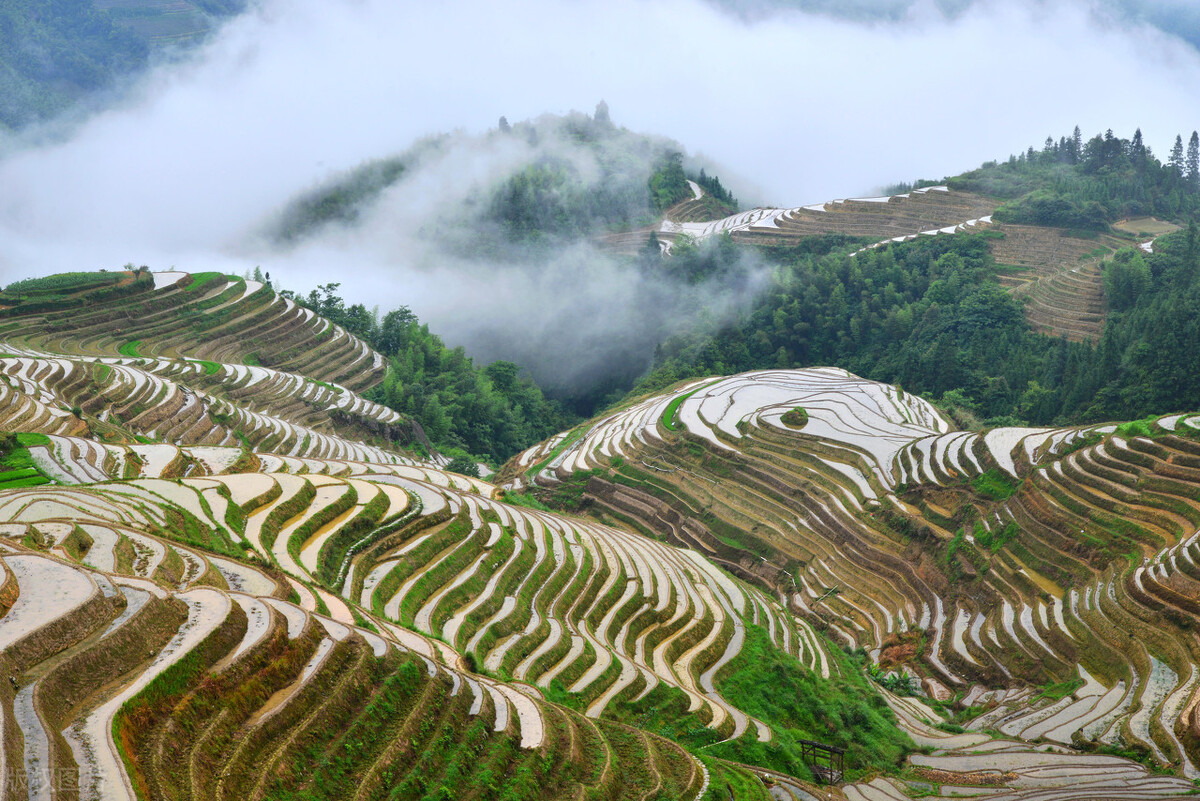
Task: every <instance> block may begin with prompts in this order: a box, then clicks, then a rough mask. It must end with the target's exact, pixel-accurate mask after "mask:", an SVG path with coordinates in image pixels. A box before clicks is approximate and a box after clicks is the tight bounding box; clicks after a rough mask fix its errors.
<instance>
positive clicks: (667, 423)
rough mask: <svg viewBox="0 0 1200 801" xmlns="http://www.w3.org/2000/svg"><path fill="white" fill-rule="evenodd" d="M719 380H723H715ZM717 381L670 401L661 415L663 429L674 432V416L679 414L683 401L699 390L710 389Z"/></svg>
mask: <svg viewBox="0 0 1200 801" xmlns="http://www.w3.org/2000/svg"><path fill="white" fill-rule="evenodd" d="M721 380H723V379H720V378H718V379H717V381H721ZM717 381H709V382H708V383H707V384H704V385H703V386H699V387H696V388H695V389H693V390H692V391H691V392H686V393H684V394H683V395H680V396H679V397H678V398H675V399H674V400H672V401H671V402H670V403H668V404H667V408H666V409H664V410H663V415H662V424H663V428H665V429H667V430H668V431H674V430H675V415H676V414H678V413H679V407H680V406H682V405H683V402H684V401H685V400H687V399H688V398H690V397H692V396H693V395H695V394H696V393H697V392H699V391H700V390H702V389H707V388H708V387H711V386H712V385H713V384H715V383H717Z"/></svg>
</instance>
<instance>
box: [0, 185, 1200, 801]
mask: <svg viewBox="0 0 1200 801" xmlns="http://www.w3.org/2000/svg"><path fill="white" fill-rule="evenodd" d="M702 199H703V195H702V194H701V196H700V197H699V198H693V201H689V202H699V201H700V200H702ZM877 205H878V204H877ZM830 213H831V214H832V213H834V212H830ZM104 293H107V294H104ZM89 299H90V300H89ZM100 300H104V302H100ZM110 301H111V302H110ZM0 302H3V303H4V304H6V306H5V308H4V309H3V310H0V338H3V340H4V342H3V345H0V354H3V355H0V393H4V394H3V399H4V402H3V403H2V404H0V431H3V432H14V433H13V434H12V435H7V434H6V435H5V436H4V438H3V439H2V440H0V448H2V449H3V450H2V454H3V456H4V459H5V462H4V464H5V465H6V467H5V469H4V470H3V471H0V568H2V576H0V663H2V664H0V667H3V668H4V669H6V670H7V672H8V674H9V677H10V680H9V682H7V683H5V682H0V732H2V735H3V737H2V739H0V756H2V757H3V759H2V761H0V771H3V773H4V781H3V784H2V785H0V787H3V788H4V789H3V791H2V792H0V797H5V798H6V797H9V796H10V795H13V796H14V797H25V796H29V797H36V798H47V799H51V798H58V797H64V798H83V799H88V798H105V799H107V798H131V799H132V798H173V799H174V798H179V799H182V798H196V799H200V798H203V799H210V798H228V799H245V798H249V799H261V798H331V799H333V798H336V799H343V798H355V799H367V798H449V797H454V798H480V799H483V798H496V799H522V798H529V799H535V798H536V799H542V798H596V799H600V798H613V799H616V798H646V799H667V798H670V799H676V798H686V799H697V801H698V800H699V799H701V798H706V799H716V798H727V797H729V795H730V794H733V795H734V797H737V798H755V799H760V798H761V799H765V798H768V797H774V798H785V799H786V798H792V799H806V798H810V797H811V794H812V792H813V790H814V788H813V786H812V785H811V784H810V783H809V781H808V780H810V779H811V778H812V777H811V776H810V775H809V773H808V768H807V767H805V766H804V764H803V763H802V762H801V761H800V760H799V756H798V754H795V753H793V749H794V748H795V747H796V745H795V744H796V739H797V738H798V737H806V736H817V737H820V738H823V739H825V738H828V739H830V740H833V741H836V742H841V743H843V744H844V745H846V746H847V747H848V748H849V749H850V750H849V753H851V754H852V764H851V765H850V769H851V775H852V776H854V777H856V778H861V779H862V781H861V782H860V783H858V784H853V785H848V786H847V787H846V788H845V794H846V797H847V798H856V799H857V798H863V799H871V801H876V799H879V798H891V797H895V794H896V793H902V792H904V791H905V788H909V787H910V785H909V784H907V783H906V782H907V781H910V780H911V779H912V776H914V775H919V776H926V775H928V776H937V777H941V778H940V780H939V781H938V782H937V784H939V785H945V786H944V787H942V789H943V791H944V792H946V793H947V795H954V792H952V790H951V789H946V788H947V787H948V788H953V787H954V786H957V785H958V784H966V785H976V786H977V785H978V781H977V776H978V774H979V773H980V769H979V768H978V766H977V764H976V763H977V762H979V760H980V759H981V756H980V755H981V754H982V755H986V756H985V757H983V759H984V761H986V760H987V759H991V760H992V761H993V763H994V764H997V765H1001V767H1000V768H997V770H1000V774H999V776H1000V779H999V780H998V781H992V780H990V779H989V780H988V781H991V782H992V783H991V784H987V785H986V787H987V788H991V789H990V790H988V792H992V790H994V791H995V792H996V793H998V794H999V796H998V797H1006V798H1031V799H1032V798H1042V797H1055V796H1054V794H1055V793H1060V794H1061V792H1063V791H1064V787H1066V786H1068V785H1070V784H1072V783H1078V782H1077V777H1078V776H1081V775H1089V776H1090V775H1092V774H1093V773H1094V774H1096V775H1097V776H1099V778H1097V779H1095V781H1093V782H1092V783H1091V784H1090V785H1088V788H1089V789H1088V792H1093V791H1094V792H1093V795H1096V796H1099V795H1101V794H1102V791H1104V792H1109V793H1110V794H1111V793H1113V792H1116V791H1118V790H1119V791H1120V792H1122V793H1124V792H1127V793H1128V794H1129V796H1128V797H1155V796H1162V795H1169V794H1171V793H1177V792H1178V791H1180V790H1181V789H1182V788H1184V787H1185V786H1187V787H1190V784H1188V783H1186V782H1185V781H1184V780H1182V779H1178V778H1175V777H1170V776H1157V775H1154V774H1152V773H1150V772H1148V771H1147V770H1146V768H1145V767H1143V766H1141V765H1138V764H1135V763H1132V762H1130V761H1128V760H1127V759H1125V758H1122V757H1117V756H1096V755H1092V754H1086V753H1078V752H1076V751H1075V750H1073V748H1072V747H1073V746H1084V745H1088V746H1089V747H1100V746H1105V745H1107V746H1111V747H1113V748H1122V749H1125V753H1126V754H1129V753H1133V754H1135V755H1137V754H1141V756H1142V758H1143V759H1145V760H1147V761H1151V762H1158V763H1162V764H1166V765H1171V766H1173V768H1174V769H1175V770H1176V772H1179V773H1182V774H1183V775H1184V776H1185V777H1189V778H1190V777H1191V776H1192V775H1193V774H1194V773H1195V768H1194V767H1193V760H1194V759H1195V758H1196V752H1195V743H1196V742H1198V740H1197V735H1198V733H1200V712H1197V704H1196V694H1197V689H1198V688H1200V673H1197V671H1196V667H1195V666H1196V665H1197V664H1198V661H1197V659H1198V657H1200V654H1197V653H1195V645H1194V644H1193V642H1192V639H1191V638H1190V637H1189V636H1188V632H1189V631H1190V629H1189V628H1188V626H1189V624H1188V619H1189V618H1188V615H1190V614H1193V613H1194V612H1193V609H1192V606H1193V605H1194V603H1195V602H1193V601H1192V600H1190V599H1191V598H1193V597H1195V595H1196V589H1195V588H1193V587H1192V586H1191V584H1189V583H1188V582H1195V581H1198V580H1200V569H1197V568H1196V565H1197V564H1200V540H1198V539H1197V537H1196V536H1195V533H1196V530H1197V527H1198V526H1200V503H1197V502H1196V500H1195V499H1196V497H1200V495H1197V493H1196V489H1195V487H1194V483H1195V482H1194V481H1193V479H1194V478H1196V479H1200V473H1197V476H1193V473H1195V472H1196V471H1197V470H1200V462H1197V464H1196V465H1193V464H1192V463H1193V462H1195V461H1196V460H1197V459H1200V446H1197V445H1195V444H1194V440H1193V439H1192V438H1191V434H1192V432H1198V433H1200V417H1192V416H1188V415H1175V416H1172V417H1169V418H1163V419H1162V420H1160V421H1158V422H1149V421H1143V422H1141V423H1136V424H1130V425H1127V426H1123V427H1120V428H1118V427H1116V426H1101V427H1087V428H1081V429H996V430H992V431H987V432H967V431H956V430H954V427H953V426H952V425H951V424H950V422H949V421H948V420H947V419H946V418H945V417H944V416H943V415H942V414H941V413H940V412H939V411H938V410H937V409H936V408H934V407H933V406H931V405H930V404H929V403H927V402H926V401H924V400H922V399H920V398H918V397H914V396H912V395H909V394H906V393H904V392H903V391H902V390H900V389H898V388H896V387H890V386H886V385H883V384H878V383H875V382H868V381H863V380H861V379H858V378H857V377H855V376H853V375H850V374H848V373H846V372H845V371H842V370H837V369H830V368H825V369H813V370H777V371H766V372H761V373H751V374H745V375H741V376H734V377H731V378H715V377H714V378H708V379H703V380H699V381H694V382H691V383H688V384H686V385H683V386H681V387H678V388H676V389H675V390H674V391H672V392H667V393H663V394H660V395H657V396H654V397H650V398H646V399H644V400H641V401H638V402H632V403H631V404H629V405H627V406H626V407H624V408H622V409H619V410H618V411H616V412H614V413H613V414H611V415H609V416H608V417H606V418H603V419H601V420H599V421H598V422H595V423H593V424H590V425H587V426H583V427H580V428H579V429H576V430H575V431H571V432H563V433H562V434H560V435H559V436H557V437H555V438H553V439H551V440H549V441H547V442H545V443H543V444H541V445H539V446H536V447H534V448H531V449H529V450H528V451H526V452H525V453H523V454H520V455H519V456H518V457H516V458H514V459H513V460H512V461H511V462H510V463H509V465H507V466H506V468H505V469H504V471H503V476H502V478H503V480H504V482H505V486H504V487H503V488H501V487H498V486H497V485H495V484H491V483H488V482H485V481H481V480H479V479H476V478H469V477H466V476H461V475H457V474H453V473H448V472H445V471H444V470H443V469H441V468H440V467H439V466H438V465H439V464H443V465H444V464H445V461H444V459H443V458H442V457H439V456H437V455H436V454H435V455H433V457H432V458H424V457H423V456H418V455H417V454H415V453H413V452H411V451H407V450H403V449H402V446H404V445H407V444H410V443H409V429H408V427H407V426H406V424H405V422H404V421H403V420H402V419H401V418H400V417H399V416H398V415H396V413H395V412H392V411H391V410H389V409H386V408H384V407H381V406H379V405H377V404H375V403H372V402H370V401H368V400H366V399H365V398H364V397H363V396H362V395H361V394H360V393H362V392H365V391H367V390H368V389H370V388H371V386H373V385H374V384H375V383H377V382H379V381H380V380H382V377H383V365H382V359H381V358H380V357H379V355H378V354H376V353H375V352H374V351H371V350H370V349H369V348H367V347H366V346H365V345H364V344H362V343H361V342H358V341H357V340H354V339H353V338H352V337H350V335H349V334H346V333H345V332H341V333H340V334H339V333H338V331H337V330H336V329H335V328H334V327H332V326H331V325H330V324H329V323H327V322H326V321H324V320H322V319H321V318H319V317H316V316H315V315H312V314H311V313H310V312H306V311H305V310H303V309H300V308H299V307H296V306H295V305H294V304H291V302H290V301H288V300H287V299H286V298H280V297H279V296H277V295H275V294H274V293H273V292H271V291H270V290H269V288H267V287H264V286H256V285H254V282H244V281H236V280H230V279H227V278H226V277H224V276H220V275H216V274H209V275H199V276H188V275H185V274H181V273H179V274H162V273H160V274H153V275H151V274H148V273H144V272H138V273H124V274H119V276H118V277H116V278H115V279H112V280H110V279H105V280H103V281H94V280H91V279H87V278H78V277H70V276H68V277H65V278H62V279H60V280H56V281H54V282H49V283H46V284H45V286H42V284H38V283H36V282H35V283H30V284H28V285H27V286H25V287H24V288H23V289H22V290H21V292H20V293H15V292H14V293H4V295H3V296H2V297H0ZM72 302H74V303H75V305H76V306H77V308H76V309H75V310H74V312H69V311H68V307H69V306H70V304H71V303H72ZM72 320H75V321H77V324H73V323H72ZM268 365H269V366H268ZM1189 471H1191V472H1189ZM531 489H532V490H533V491H534V492H536V493H538V494H539V495H540V496H542V497H544V498H545V499H546V500H547V501H551V502H553V503H555V504H556V505H560V506H562V507H566V508H568V509H571V510H577V511H584V512H587V516H584V517H579V516H572V515H569V514H564V513H562V512H561V511H551V510H550V509H549V508H547V507H545V506H543V505H541V504H538V503H537V502H536V501H533V500H530V499H529V498H528V497H527V496H525V495H524V494H522V493H521V491H522V490H531ZM510 493H513V494H510ZM1076 531H1078V534H1075V533H1074V532H1076ZM1130 631H1136V632H1137V636H1136V637H1134V638H1133V639H1132V640H1130V639H1129V637H1128V635H1127V634H1126V633H1125V632H1130ZM856 649H861V651H860V656H851V655H848V653H847V652H853V651H855V650H856ZM864 672H867V673H870V674H871V675H874V676H876V678H877V679H880V680H881V681H882V679H883V678H884V677H886V678H887V680H888V682H890V683H887V682H885V683H884V686H883V687H876V686H874V685H872V684H870V683H869V682H868V681H867V680H866V678H865V677H864V676H863V675H862V674H863V673H864ZM897 677H908V678H910V679H911V681H912V683H913V684H915V685H916V687H917V688H918V691H919V692H920V693H922V694H924V695H925V696H928V697H929V698H931V699H932V700H930V701H929V704H930V706H926V705H925V704H924V703H923V702H922V701H921V700H920V699H918V698H915V697H913V696H912V695H893V694H891V693H890V692H889V691H888V690H887V689H884V687H888V688H890V689H898V688H899V689H901V690H902V687H901V685H902V684H903V683H904V682H899V683H897ZM856 682H857V683H856ZM793 696H794V697H793ZM852 696H853V697H852ZM864 696H865V697H864ZM956 709H957V710H960V711H958V712H955V710H956ZM968 711H969V712H970V714H967V712H968ZM951 714H953V715H955V717H954V718H953V720H954V722H955V726H954V727H949V728H953V729H955V733H950V732H948V731H946V728H947V727H946V726H942V727H941V728H939V727H938V726H937V725H935V724H931V723H930V721H935V722H936V721H941V720H945V718H944V717H943V716H945V715H951ZM959 729H961V731H959ZM856 738H858V739H856ZM911 743H916V744H917V745H919V746H920V745H928V746H930V747H932V748H936V749H937V750H936V751H935V753H934V755H931V756H930V755H925V756H923V755H914V756H912V757H911V759H910V764H909V765H908V767H907V768H905V771H907V772H909V773H905V774H904V776H907V777H908V778H902V777H892V778H883V777H876V776H875V774H876V773H877V772H878V771H879V770H880V769H882V768H886V767H889V766H891V765H893V764H896V763H898V762H899V760H901V759H902V758H903V756H904V754H905V753H906V751H905V749H906V748H909V749H911V747H912V746H911ZM1031 743H1035V745H1031ZM1036 743H1052V744H1054V745H1053V747H1052V750H1051V751H1050V752H1047V751H1046V750H1045V748H1046V746H1045V745H1036ZM1091 744H1094V746H1092V745H1091ZM1047 753H1052V754H1053V755H1055V756H1056V757H1057V756H1061V757H1062V758H1063V759H1062V760H1061V761H1060V762H1052V761H1048V760H1050V757H1048V756H1047ZM883 754H889V755H890V756H887V757H886V759H884V757H883V756H882V755H883ZM721 757H724V759H722V758H721ZM726 760H735V761H726ZM855 760H857V761H855ZM922 760H924V761H922ZM914 771H915V772H916V773H913V774H912V775H909V774H910V773H912V772H914ZM922 771H923V772H922ZM888 775H889V776H890V775H891V773H888ZM947 777H948V778H947ZM985 789H986V788H985ZM856 793H857V795H855V794H856ZM14 794H15V795H14ZM1075 797H1081V796H1075Z"/></svg>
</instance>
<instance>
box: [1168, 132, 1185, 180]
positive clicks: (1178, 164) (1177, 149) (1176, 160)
mask: <svg viewBox="0 0 1200 801" xmlns="http://www.w3.org/2000/svg"><path fill="white" fill-rule="evenodd" d="M1167 166H1168V167H1170V168H1171V169H1173V170H1175V174H1176V175H1180V176H1182V175H1183V137H1182V136H1179V135H1178V134H1176V136H1175V144H1173V145H1171V156H1170V157H1169V158H1168V159H1167Z"/></svg>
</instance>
